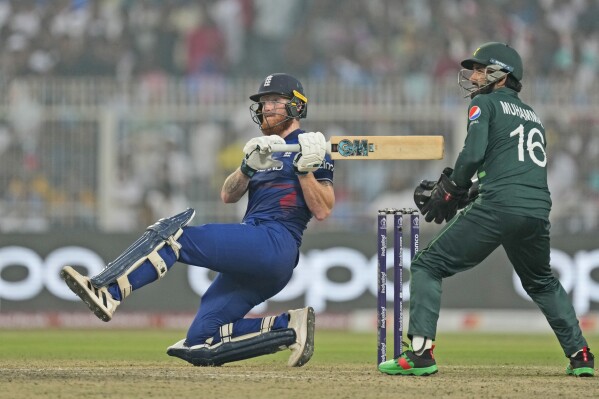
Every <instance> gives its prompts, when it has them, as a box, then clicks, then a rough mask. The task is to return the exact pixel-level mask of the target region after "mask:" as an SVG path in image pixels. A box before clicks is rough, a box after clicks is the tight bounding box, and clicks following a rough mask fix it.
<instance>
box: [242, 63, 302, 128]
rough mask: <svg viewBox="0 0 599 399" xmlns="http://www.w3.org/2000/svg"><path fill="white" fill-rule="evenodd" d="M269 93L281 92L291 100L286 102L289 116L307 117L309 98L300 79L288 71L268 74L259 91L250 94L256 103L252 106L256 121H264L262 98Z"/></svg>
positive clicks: (294, 117) (259, 122)
mask: <svg viewBox="0 0 599 399" xmlns="http://www.w3.org/2000/svg"><path fill="white" fill-rule="evenodd" d="M269 94H279V95H281V96H283V97H285V98H288V99H289V101H288V102H287V103H285V109H286V110H287V117H288V118H293V119H300V118H305V117H306V115H307V114H308V98H307V97H306V95H305V94H304V87H303V86H302V84H301V83H300V81H299V80H297V79H296V78H294V77H293V76H291V75H288V74H286V73H273V74H271V75H268V76H267V77H266V78H265V79H264V81H262V83H261V84H260V87H259V88H258V93H256V94H253V95H251V96H250V100H252V101H254V104H252V105H251V106H250V111H251V113H252V119H253V120H254V122H256V123H258V124H261V123H262V103H261V102H260V98H261V97H262V96H265V95H269Z"/></svg>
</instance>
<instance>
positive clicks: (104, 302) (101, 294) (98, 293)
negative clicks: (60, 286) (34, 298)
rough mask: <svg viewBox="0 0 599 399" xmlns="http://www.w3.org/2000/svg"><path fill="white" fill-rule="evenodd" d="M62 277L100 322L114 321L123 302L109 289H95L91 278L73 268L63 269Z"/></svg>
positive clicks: (66, 267)
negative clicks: (113, 295) (116, 312)
mask: <svg viewBox="0 0 599 399" xmlns="http://www.w3.org/2000/svg"><path fill="white" fill-rule="evenodd" d="M60 277H61V278H62V279H63V280H64V282H65V283H66V284H67V285H68V286H69V288H70V289H71V291H73V292H74V293H75V294H76V295H77V296H78V297H79V298H81V300H82V301H83V302H85V304H86V305H87V307H88V308H89V310H91V311H92V312H94V314H95V315H96V316H97V317H98V318H99V319H100V320H102V321H110V320H111V319H112V315H113V314H114V312H115V311H116V308H117V307H118V306H119V305H120V304H121V302H120V301H117V300H116V299H114V298H113V297H112V295H111V294H110V292H108V288H106V287H102V288H96V287H94V286H93V285H92V283H91V280H90V279H89V277H85V276H82V275H81V274H79V273H77V271H76V270H75V269H73V268H72V267H71V266H65V267H63V268H62V271H61V272H60Z"/></svg>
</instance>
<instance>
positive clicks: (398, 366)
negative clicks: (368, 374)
mask: <svg viewBox="0 0 599 399" xmlns="http://www.w3.org/2000/svg"><path fill="white" fill-rule="evenodd" d="M434 348H435V347H434V346H433V347H432V348H431V349H425V351H424V352H423V353H422V355H420V356H418V355H417V354H416V353H414V351H413V350H412V348H410V349H409V350H407V351H405V352H403V353H402V354H401V355H400V356H399V357H398V358H397V359H393V360H387V361H386V362H383V363H381V364H379V371H380V372H382V373H385V374H391V375H395V374H400V375H417V376H427V375H431V374H435V373H436V372H437V371H439V370H438V369H437V362H435V356H434V355H433V349H434Z"/></svg>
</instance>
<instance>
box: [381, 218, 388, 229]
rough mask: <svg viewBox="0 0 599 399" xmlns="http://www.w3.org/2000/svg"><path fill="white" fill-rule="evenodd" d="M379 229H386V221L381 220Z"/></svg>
mask: <svg viewBox="0 0 599 399" xmlns="http://www.w3.org/2000/svg"><path fill="white" fill-rule="evenodd" d="M380 227H381V229H386V228H387V219H381V226H380Z"/></svg>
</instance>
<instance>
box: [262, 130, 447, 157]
mask: <svg viewBox="0 0 599 399" xmlns="http://www.w3.org/2000/svg"><path fill="white" fill-rule="evenodd" d="M270 149H271V151H272V152H299V151H300V145H299V144H272V145H271V146H270ZM327 152H328V153H329V154H331V158H332V159H334V160H340V159H341V160H344V159H347V160H385V159H386V160H394V159H412V160H417V159H443V154H444V139H443V136H332V137H331V139H330V140H329V141H327Z"/></svg>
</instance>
